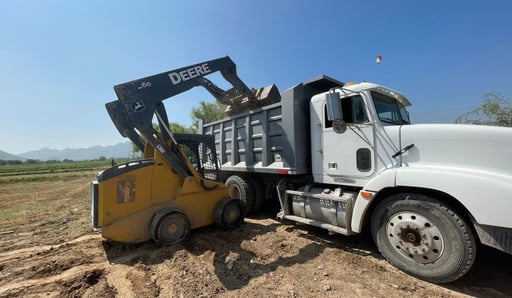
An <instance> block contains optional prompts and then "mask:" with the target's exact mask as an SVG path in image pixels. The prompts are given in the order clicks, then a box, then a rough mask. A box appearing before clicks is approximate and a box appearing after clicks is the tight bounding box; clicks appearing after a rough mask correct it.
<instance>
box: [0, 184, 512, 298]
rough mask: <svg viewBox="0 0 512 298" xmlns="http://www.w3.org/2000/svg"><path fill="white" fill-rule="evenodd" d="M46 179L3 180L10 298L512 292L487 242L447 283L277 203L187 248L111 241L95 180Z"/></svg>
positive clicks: (2, 236)
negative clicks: (93, 218)
mask: <svg viewBox="0 0 512 298" xmlns="http://www.w3.org/2000/svg"><path fill="white" fill-rule="evenodd" d="M43 184H44V185H43ZM43 184H41V185H39V184H33V185H31V186H30V187H25V188H23V187H22V186H19V185H7V186H6V185H3V186H2V187H10V188H11V190H13V191H16V192H17V193H15V194H11V195H9V196H5V197H4V196H3V195H2V197H0V206H2V208H3V210H12V212H13V213H12V214H15V215H16V216H13V217H12V218H10V219H5V220H4V221H2V222H1V224H2V228H1V230H0V297H26V296H29V297H34V296H35V297H212V296H223V297H241V296H246V297H258V296H271V297H272V296H275V297H311V296H332V297H340V296H341V297H367V296H371V297H384V296H393V297H397V296H400V297H402V296H409V297H412V296H414V297H418V296H419V297H458V296H465V295H474V296H504V297H505V296H510V295H512V285H511V284H510V280H512V273H511V270H510V268H512V266H511V265H512V257H511V256H509V255H505V254H502V253H500V252H497V251H495V250H492V249H482V250H481V251H480V252H479V257H478V258H477V263H476V264H475V267H474V268H473V269H472V270H471V271H470V273H469V274H468V275H467V276H466V277H464V278H463V279H461V280H459V281H457V282H455V283H452V284H449V285H445V286H438V285H433V284H430V283H426V282H423V281H420V280H418V279H415V278H413V277H411V276H409V275H406V274H404V273H402V272H401V271H399V270H397V269H396V268H394V267H393V266H391V265H389V264H388V263H387V262H385V261H384V260H383V259H382V257H381V256H380V254H379V253H378V251H377V249H376V248H375V246H374V244H373V242H372V240H371V239H370V237H369V235H366V234H365V235H361V236H352V237H345V236H340V235H328V234H327V233H326V232H325V231H323V230H320V229H316V228H313V227H309V226H304V225H294V224H289V223H285V224H281V223H279V222H277V221H275V220H273V219H272V218H273V214H274V212H275V211H276V210H270V211H269V212H268V213H267V214H260V215H258V217H254V218H248V219H246V221H245V223H244V224H243V225H242V226H241V227H240V228H238V229H236V230H232V231H223V230H221V229H218V228H216V227H213V226H212V227H206V228H202V229H198V230H194V231H193V233H192V235H191V237H190V239H189V240H188V241H187V242H186V243H184V244H181V245H175V246H169V247H159V246H157V245H155V244H154V243H152V242H147V243H142V244H137V245H124V244H119V243H114V242H108V241H105V240H104V239H102V237H101V235H99V234H98V233H95V232H93V231H92V229H91V224H90V221H89V214H90V213H89V201H88V198H89V194H88V184H87V180H85V179H76V180H70V181H55V182H51V183H50V182H45V183H43ZM64 185H67V186H68V187H64ZM4 190H5V189H4ZM31 190H37V191H36V192H33V191H31ZM0 193H6V192H0ZM31 202H36V203H31ZM16 204H21V205H17V206H16ZM32 204H34V205H32ZM20 206H21V207H23V208H28V209H25V213H23V212H17V211H16V212H15V211H14V210H18V209H19V208H21V207H20ZM27 206H28V207H27ZM31 208H32V209H34V210H36V211H34V212H35V213H37V215H34V213H31V211H30V210H32V209H31ZM27 210H28V211H27ZM9 212H10V211H9ZM64 219H65V220H64Z"/></svg>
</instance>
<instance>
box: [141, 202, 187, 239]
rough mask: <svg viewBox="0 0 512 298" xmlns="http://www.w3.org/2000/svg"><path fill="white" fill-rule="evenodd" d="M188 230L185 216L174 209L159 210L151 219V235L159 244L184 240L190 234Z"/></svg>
mask: <svg viewBox="0 0 512 298" xmlns="http://www.w3.org/2000/svg"><path fill="white" fill-rule="evenodd" d="M190 230H191V227H190V221H189V220H188V218H187V216H186V215H185V214H184V213H182V212H180V211H178V210H174V209H164V210H161V211H159V212H158V213H157V214H156V215H155V216H154V217H153V220H152V221H151V235H152V237H153V240H154V241H155V242H156V243H157V244H159V245H172V244H177V243H181V242H184V241H185V240H187V239H188V237H189V236H190Z"/></svg>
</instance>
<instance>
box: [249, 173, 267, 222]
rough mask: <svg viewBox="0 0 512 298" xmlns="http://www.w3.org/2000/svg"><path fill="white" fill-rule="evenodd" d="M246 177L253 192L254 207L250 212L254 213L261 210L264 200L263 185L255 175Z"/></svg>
mask: <svg viewBox="0 0 512 298" xmlns="http://www.w3.org/2000/svg"><path fill="white" fill-rule="evenodd" d="M248 178H249V181H250V182H251V186H252V189H253V192H254V207H253V208H252V213H255V212H258V211H260V210H261V207H262V206H263V203H264V202H265V186H264V185H263V183H261V182H260V180H259V179H258V178H256V177H248Z"/></svg>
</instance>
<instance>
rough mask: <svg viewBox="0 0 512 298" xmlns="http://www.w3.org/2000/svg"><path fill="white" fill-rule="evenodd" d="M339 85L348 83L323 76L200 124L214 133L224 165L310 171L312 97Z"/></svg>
mask: <svg viewBox="0 0 512 298" xmlns="http://www.w3.org/2000/svg"><path fill="white" fill-rule="evenodd" d="M339 86H343V83H342V82H339V81H337V80H335V79H332V78H330V77H327V76H320V77H318V78H315V79H312V80H309V81H306V82H303V83H300V84H298V85H296V86H294V87H292V88H290V89H288V90H286V91H284V92H283V93H282V94H281V101H280V102H278V103H274V104H270V105H267V106H264V107H260V108H257V109H254V110H251V111H249V112H245V113H241V114H237V115H232V116H230V117H228V118H225V119H222V120H220V121H216V122H212V123H207V124H201V123H200V125H199V127H200V128H201V133H202V134H210V135H213V136H214V137H215V146H216V151H217V154H218V155H219V160H220V163H221V170H222V171H232V172H255V173H269V174H287V175H300V174H308V173H310V172H311V154H310V153H311V145H310V127H309V126H310V121H309V107H310V99H311V97H312V96H313V95H315V94H318V93H321V92H325V91H328V90H329V89H331V88H334V87H339Z"/></svg>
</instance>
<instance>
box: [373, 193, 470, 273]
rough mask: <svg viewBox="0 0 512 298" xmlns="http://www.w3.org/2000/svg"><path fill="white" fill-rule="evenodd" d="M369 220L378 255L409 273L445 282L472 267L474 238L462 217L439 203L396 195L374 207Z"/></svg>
mask: <svg viewBox="0 0 512 298" xmlns="http://www.w3.org/2000/svg"><path fill="white" fill-rule="evenodd" d="M371 221H372V222H371V227H372V235H373V239H374V240H375V242H376V244H377V246H378V248H379V250H380V252H381V253H382V254H383V255H384V257H385V258H386V259H387V260H388V261H389V262H390V263H391V264H393V265H395V266H396V267H398V268H399V269H401V270H403V271H405V272H407V273H409V274H411V275H414V276H416V277H418V278H421V279H424V280H427V281H430V282H433V283H447V282H451V281H454V280H456V279H458V278H460V277H462V276H463V275H464V274H466V273H467V272H468V270H469V269H470V268H471V266H472V265H473V262H474V260H475V257H476V241H475V236H474V234H473V232H472V231H471V229H470V227H469V226H468V225H467V224H466V222H465V221H464V219H463V218H462V217H460V216H459V215H458V214H457V213H456V212H455V211H454V210H453V209H451V208H450V207H448V206H447V205H445V204H444V203H442V202H441V201H438V200H436V199H433V198H431V197H428V196H425V195H421V194H414V193H401V194H395V195H392V196H390V197H388V198H386V199H385V200H384V201H382V203H380V204H379V206H377V207H376V209H375V211H374V212H373V215H372V220H371Z"/></svg>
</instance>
